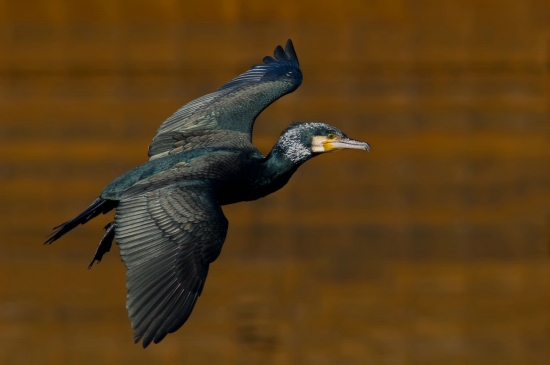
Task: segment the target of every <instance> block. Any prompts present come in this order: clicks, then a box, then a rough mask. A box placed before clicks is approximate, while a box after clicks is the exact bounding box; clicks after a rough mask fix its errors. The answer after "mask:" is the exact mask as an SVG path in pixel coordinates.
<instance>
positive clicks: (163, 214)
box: [45, 40, 370, 348]
mask: <svg viewBox="0 0 550 365" xmlns="http://www.w3.org/2000/svg"><path fill="white" fill-rule="evenodd" d="M301 83H302V71H301V70H300V65H299V63H298V57H297V56H296V52H295V51H294V46H293V45H292V41H291V40H288V41H287V43H286V47H285V49H283V48H282V47H281V46H277V48H275V52H274V57H270V56H267V57H264V59H263V63H262V64H260V65H256V66H253V67H252V68H251V69H250V70H248V71H247V72H245V73H243V74H241V75H239V76H237V77H236V78H234V79H233V80H231V81H229V82H228V83H226V84H225V85H223V86H222V87H221V88H219V89H218V90H216V91H215V92H213V93H211V94H207V95H205V96H202V97H200V98H198V99H196V100H193V101H191V102H189V103H188V104H186V105H184V106H183V107H181V108H180V109H179V110H178V111H176V112H175V113H174V114H173V115H172V116H170V117H169V118H168V119H167V120H166V121H164V123H162V124H161V126H160V128H159V129H158V131H157V134H156V136H155V137H154V138H153V141H152V143H151V145H150V146H149V160H148V161H147V162H146V163H144V164H143V165H141V166H138V167H136V168H134V169H133V170H131V171H129V172H127V173H125V174H124V175H122V176H120V177H118V178H116V179H115V180H113V181H112V182H111V183H110V184H109V185H107V186H106V187H105V189H103V191H102V192H101V193H100V194H99V197H98V198H97V199H96V200H95V201H94V202H93V203H92V204H91V205H90V206H89V207H88V208H86V209H85V210H84V211H83V212H82V213H80V214H79V215H78V216H77V217H76V218H74V219H72V220H69V221H67V222H65V223H63V224H61V225H59V226H57V227H55V228H54V230H53V232H52V234H51V235H50V236H49V237H48V238H47V241H46V242H45V243H46V244H50V243H52V242H54V241H56V240H57V239H59V238H60V237H62V236H63V235H64V234H66V233H67V232H69V231H70V230H72V229H73V228H75V227H76V226H78V225H80V224H84V223H86V222H88V221H89V220H91V219H93V218H95V217H96V216H98V215H99V214H102V213H103V214H105V213H107V212H109V211H111V210H112V209H116V214H115V219H114V221H113V222H111V223H109V224H108V225H107V226H106V227H105V234H104V235H103V238H102V239H101V241H100V242H99V246H98V248H97V251H96V253H95V255H94V257H93V259H92V261H91V263H90V266H89V267H91V266H92V265H93V263H94V262H96V261H97V262H100V261H101V259H102V258H103V255H104V254H105V253H106V252H109V250H110V249H111V244H112V242H113V239H115V238H116V243H117V244H118V246H119V248H120V255H121V256H122V261H124V264H125V265H126V269H127V273H126V287H127V288H128V294H127V302H126V308H127V309H128V316H129V318H130V320H131V322H132V328H133V330H134V335H133V339H134V342H135V343H138V342H139V341H140V340H141V341H142V345H143V347H144V348H145V347H147V346H148V345H149V344H150V343H151V342H154V343H158V342H159V341H161V340H162V339H163V338H164V337H165V336H166V335H167V334H168V333H172V332H174V331H176V330H177V329H179V328H180V327H181V326H182V325H183V324H184V323H185V321H186V320H187V319H188V318H189V315H190V314H191V311H192V310H193V307H194V306H195V302H196V301H197V298H198V297H199V295H200V294H201V292H202V289H203V287H204V282H205V280H206V276H207V274H208V268H209V265H210V263H212V262H213V261H214V260H215V259H216V258H217V257H218V255H219V254H220V251H221V248H222V245H223V243H224V240H225V236H226V233H227V227H228V222H227V219H226V218H225V216H224V214H223V211H222V209H221V206H222V205H226V204H232V203H238V202H242V201H251V200H256V199H259V198H262V197H264V196H266V195H268V194H271V193H273V192H275V191H277V190H279V189H280V188H282V187H283V186H284V185H285V184H286V183H287V182H288V180H289V179H290V177H291V176H292V174H294V172H295V171H296V170H297V169H298V167H300V165H302V164H303V163H304V162H306V161H307V160H309V159H311V158H312V157H315V156H318V155H320V154H322V153H326V152H331V151H336V150H341V149H359V150H367V151H368V150H369V149H370V147H369V144H368V143H366V142H361V141H357V140H353V139H351V138H349V137H347V136H346V135H345V134H344V133H342V132H341V131H340V130H338V129H337V128H335V127H332V126H330V125H327V124H323V123H292V124H290V125H289V126H288V127H287V128H286V129H285V130H284V131H283V132H282V134H281V136H280V138H279V140H278V141H277V143H276V144H275V146H273V149H272V150H271V152H270V153H269V154H268V155H267V156H263V155H262V154H261V153H260V151H258V149H256V147H254V145H253V144H252V127H253V125H254V121H255V119H256V117H257V116H258V115H259V114H260V113H261V112H262V110H264V109H265V108H266V107H268V106H269V105H270V104H271V103H273V102H274V101H275V100H277V99H279V98H280V97H282V96H284V95H286V94H288V93H291V92H293V91H294V90H296V89H297V88H298V87H299V86H300V84H301Z"/></svg>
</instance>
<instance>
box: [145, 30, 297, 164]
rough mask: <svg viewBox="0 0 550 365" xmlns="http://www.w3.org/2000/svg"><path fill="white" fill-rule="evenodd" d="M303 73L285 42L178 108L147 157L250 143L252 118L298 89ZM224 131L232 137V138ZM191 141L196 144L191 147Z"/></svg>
mask: <svg viewBox="0 0 550 365" xmlns="http://www.w3.org/2000/svg"><path fill="white" fill-rule="evenodd" d="M301 83H302V72H301V71H300V65H299V63H298V57H297V56H296V52H295V51H294V46H293V45H292V41H291V40H290V39H289V40H288V41H287V43H286V47H285V49H284V50H283V48H282V47H281V46H277V48H275V52H274V57H269V56H267V57H264V59H263V64H260V65H256V66H253V67H252V68H251V69H250V70H248V71H247V72H245V73H243V74H242V75H239V76H237V77H236V78H234V79H233V80H231V81H229V82H228V83H227V84H225V85H223V86H222V87H221V88H219V89H218V90H217V91H215V92H213V93H211V94H208V95H205V96H203V97H200V98H198V99H196V100H193V101H191V102H190V103H188V104H186V105H184V106H183V107H181V108H180V109H179V110H178V111H176V112H175V113H174V114H173V115H172V116H171V117H169V118H168V119H166V121H164V123H162V125H161V126H160V127H159V129H158V130H157V135H156V136H155V138H154V139H153V142H152V143H151V145H150V146H149V157H151V158H157V157H161V156H163V155H165V154H167V153H169V152H170V151H172V150H174V149H175V148H178V147H181V146H182V145H187V146H188V147H189V146H190V148H199V147H205V146H216V145H217V144H218V143H227V139H228V138H234V137H235V136H234V135H233V134H235V135H236V136H239V135H242V134H244V135H245V136H246V137H247V139H248V141H250V140H251V138H252V127H253V124H254V120H255V119H256V117H257V116H258V115H259V114H260V113H261V112H262V110H264V109H265V108H267V107H268V106H269V105H270V104H271V103H273V102H274V101H275V100H277V99H279V98H280V97H282V96H283V95H286V94H288V93H290V92H292V91H294V90H296V89H297V88H298V86H300V84H301ZM227 132H234V133H233V134H231V133H230V134H231V135H230V136H229V135H228V133H227ZM191 138H194V141H195V142H194V144H193V143H191V144H190V142H189V141H190V140H191Z"/></svg>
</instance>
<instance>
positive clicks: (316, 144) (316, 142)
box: [311, 136, 327, 152]
mask: <svg viewBox="0 0 550 365" xmlns="http://www.w3.org/2000/svg"><path fill="white" fill-rule="evenodd" d="M326 140H327V137H325V136H315V137H313V139H312V140H311V150H312V151H313V152H325V146H324V145H323V143H324V142H325V141H326Z"/></svg>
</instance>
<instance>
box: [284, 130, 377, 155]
mask: <svg viewBox="0 0 550 365" xmlns="http://www.w3.org/2000/svg"><path fill="white" fill-rule="evenodd" d="M277 146H278V148H279V149H280V152H282V153H283V154H284V156H285V157H286V158H288V159H289V160H290V161H292V162H294V163H302V162H305V161H307V160H308V159H310V158H311V157H314V156H317V155H320V154H321V153H325V152H332V151H338V150H343V149H346V148H348V149H356V150H366V151H369V150H370V146H369V144H368V143H367V142H361V141H356V140H354V139H351V138H349V137H348V136H346V135H345V134H344V133H342V132H341V131H340V130H339V129H337V128H335V127H332V126H330V125H328V124H324V123H302V122H296V123H292V124H291V125H289V126H288V128H287V129H285V130H284V131H283V133H282V134H281V137H280V138H279V142H278V143H277Z"/></svg>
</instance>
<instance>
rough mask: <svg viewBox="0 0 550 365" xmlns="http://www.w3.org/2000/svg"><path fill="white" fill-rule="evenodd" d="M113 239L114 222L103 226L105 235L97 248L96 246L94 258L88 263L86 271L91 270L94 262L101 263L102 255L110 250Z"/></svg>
mask: <svg viewBox="0 0 550 365" xmlns="http://www.w3.org/2000/svg"><path fill="white" fill-rule="evenodd" d="M113 238H115V222H111V223H109V224H107V225H106V226H105V234H104V235H103V237H102V238H101V241H99V246H97V250H96V251H95V255H94V258H93V259H92V262H90V265H89V266H88V269H91V268H92V265H93V264H94V262H95V261H97V262H98V263H99V262H101V259H102V258H103V255H104V254H105V253H107V252H109V251H110V250H111V245H112V244H113Z"/></svg>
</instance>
